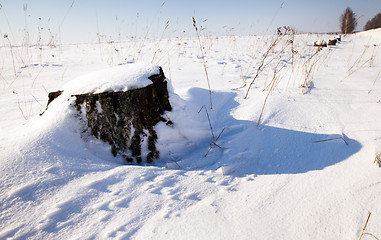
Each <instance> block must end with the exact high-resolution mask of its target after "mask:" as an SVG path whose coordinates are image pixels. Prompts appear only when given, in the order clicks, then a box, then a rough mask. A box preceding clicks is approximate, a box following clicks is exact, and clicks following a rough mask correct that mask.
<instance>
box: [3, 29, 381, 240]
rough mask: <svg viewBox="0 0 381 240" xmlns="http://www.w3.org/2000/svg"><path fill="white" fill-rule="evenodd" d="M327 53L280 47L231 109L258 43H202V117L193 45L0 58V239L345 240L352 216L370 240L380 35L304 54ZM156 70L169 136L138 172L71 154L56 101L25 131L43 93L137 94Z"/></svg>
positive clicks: (75, 146) (376, 228)
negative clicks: (164, 84) (165, 82)
mask: <svg viewBox="0 0 381 240" xmlns="http://www.w3.org/2000/svg"><path fill="white" fill-rule="evenodd" d="M333 37H334V36H332V35H311V34H309V35H296V36H295V41H294V53H295V56H294V59H293V60H292V59H291V58H290V56H291V54H290V53H291V51H290V45H287V44H288V43H289V42H288V41H287V39H284V40H283V41H281V42H280V43H279V44H278V45H277V47H276V48H275V49H274V50H273V51H271V53H270V55H269V56H268V58H267V59H266V61H265V63H266V64H265V69H264V70H263V71H262V72H261V74H260V75H259V77H258V78H257V79H256V80H255V82H254V84H253V86H252V88H251V90H250V93H249V95H248V98H247V99H244V96H245V93H246V91H247V87H248V83H250V82H251V81H252V80H253V77H254V76H255V74H256V71H257V69H258V66H260V62H261V56H263V54H264V52H265V51H266V49H267V47H268V46H269V42H270V40H271V39H272V37H271V36H247V37H237V36H231V37H230V36H227V37H206V38H202V39H201V42H202V44H203V49H204V51H205V60H206V65H207V70H208V76H209V79H210V85H211V89H212V100H213V109H210V102H209V91H208V84H207V82H206V76H205V72H204V69H203V59H202V54H201V53H200V47H199V45H198V44H199V42H198V40H197V39H171V40H165V41H164V40H162V41H161V42H160V41H149V40H146V39H141V40H138V39H133V40H130V41H128V42H120V43H113V44H110V43H100V44H80V45H63V46H57V47H54V48H52V47H49V46H43V47H41V48H39V47H38V46H35V47H25V46H20V47H13V48H12V51H10V50H11V49H10V48H9V46H8V47H7V46H3V47H1V48H0V52H1V56H3V58H2V59H0V67H1V75H0V78H1V87H2V90H3V91H2V93H1V94H0V106H1V108H0V114H1V116H2V117H1V118H0V126H1V128H0V156H1V157H0V239H335V240H336V239H358V237H359V236H360V234H361V231H362V229H363V227H364V224H365V221H366V218H367V216H368V211H370V212H372V215H371V218H370V220H369V223H368V225H367V229H366V232H368V233H371V234H373V235H374V236H377V237H378V238H380V237H381V225H380V223H381V206H380V202H381V198H380V196H381V172H380V171H381V169H380V168H379V167H377V166H376V165H375V164H373V161H374V158H375V155H376V154H379V153H380V152H381V125H380V117H381V111H380V109H381V83H380V81H381V79H380V78H381V50H380V47H379V46H380V44H381V30H372V31H368V32H362V33H358V34H355V35H347V36H344V37H343V39H342V40H343V41H342V42H340V43H339V44H338V45H337V46H332V47H329V48H325V49H323V50H322V51H320V52H318V53H316V48H314V47H312V46H311V45H312V43H313V42H315V41H318V40H325V41H327V40H328V39H329V38H333ZM157 48H160V51H157ZM115 49H118V51H116V50H115ZM315 53H316V54H315ZM12 54H13V55H12ZM153 55H154V56H155V57H156V58H154V59H156V61H154V65H151V64H144V65H142V64H130V63H131V62H147V61H148V62H149V61H151V59H152V56H153ZM12 56H13V58H14V60H15V61H14V62H15V65H13V61H12ZM309 59H310V60H309ZM292 62H293V64H292ZM118 64H126V65H123V66H119V67H116V68H115V66H117V65H118ZM158 65H160V66H162V67H163V70H164V72H165V74H166V76H167V78H169V79H170V80H171V83H172V85H173V88H174V92H171V93H170V101H171V103H172V106H173V111H171V112H166V113H165V114H166V115H167V117H168V118H169V119H171V120H172V121H173V122H174V127H169V126H166V125H165V124H163V123H160V124H158V125H157V126H156V131H157V132H158V137H159V140H158V148H159V150H160V153H161V154H160V155H161V158H160V159H159V160H158V161H156V162H155V165H154V166H131V165H123V164H122V163H123V159H121V158H118V157H117V158H114V157H112V155H111V153H110V147H109V146H107V144H105V143H103V142H101V141H99V140H97V139H93V138H81V137H80V136H81V127H82V126H81V124H82V123H81V122H80V121H78V118H77V117H76V111H75V109H73V108H72V107H71V106H70V103H71V101H72V99H71V98H64V97H62V98H57V99H56V100H55V101H53V102H52V104H51V105H50V106H49V109H48V111H46V112H45V113H44V114H43V115H42V116H39V113H40V112H42V111H44V110H45V107H46V101H47V93H48V92H50V91H57V90H62V89H65V90H67V92H75V91H77V90H80V91H88V92H99V91H105V90H111V89H112V90H121V89H125V87H130V86H137V85H136V84H132V85H128V84H127V85H128V86H126V85H125V84H124V80H126V79H125V78H124V77H125V76H127V75H128V74H131V75H129V77H128V79H135V80H137V82H139V83H140V82H141V83H142V84H146V82H145V80H146V78H147V75H148V74H151V73H156V71H157V69H158V68H157V67H156V66H158ZM142 66H145V67H142ZM281 66H284V67H283V68H281ZM110 67H111V68H110ZM311 67H312V71H310V75H309V77H308V78H307V82H308V83H309V85H310V86H311V88H310V89H306V88H301V87H300V86H301V85H302V84H303V83H304V82H305V81H306V74H307V73H308V72H309V69H311ZM99 69H107V70H103V71H102V72H95V73H93V72H94V71H95V70H99ZM274 71H275V72H276V73H277V75H276V77H279V78H277V79H278V82H277V84H276V86H275V88H274V90H273V91H272V93H271V94H269V95H268V98H267V99H266V96H267V94H268V91H267V90H266V89H268V86H270V85H269V84H270V83H271V80H272V79H273V76H274ZM142 72H143V81H140V80H142V79H138V77H136V76H140V74H141V73H142ZM89 73H90V74H89ZM87 74H89V75H87ZM135 74H136V75H135ZM83 75H85V77H82V78H79V77H80V76H83ZM103 76H105V77H108V78H109V77H111V78H112V79H114V80H115V81H114V82H109V83H107V85H106V82H103V81H102V83H101V84H99V83H98V82H94V79H97V80H98V79H102V78H103ZM131 76H135V77H131ZM72 79H77V80H72ZM78 79H82V80H81V81H78ZM244 79H246V81H247V84H246V86H245V87H243V85H244V84H243V81H244ZM69 81H72V82H71V83H69ZM87 81H88V82H89V83H90V82H91V84H87V83H86V84H81V85H79V84H78V82H83V83H85V82H87ZM99 81H101V80H99ZM93 83H96V85H93ZM98 86H101V87H100V88H97V87H98ZM62 87H63V88H62ZM265 100H266V105H265V108H264V109H263V116H262V118H261V121H260V124H259V126H258V127H257V122H258V119H259V116H260V114H261V111H262V107H263V105H264V102H265ZM204 105H205V108H202V106H204ZM200 109H201V111H200ZM206 110H207V111H208V114H209V117H210V123H211V126H212V133H213V135H214V140H216V139H217V137H218V136H219V138H218V140H217V141H215V143H216V145H213V137H212V133H211V129H210V126H209V122H208V117H207V114H206ZM220 134H221V135H220ZM327 139H334V140H330V141H322V140H327ZM217 145H218V146H217ZM211 146H213V147H212V148H211V150H210V151H209V152H208V150H209V148H210V147H211ZM207 152H208V154H207V156H205V155H206V153H207ZM362 239H373V238H372V236H370V235H365V236H363V238H362Z"/></svg>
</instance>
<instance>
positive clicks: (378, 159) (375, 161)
mask: <svg viewBox="0 0 381 240" xmlns="http://www.w3.org/2000/svg"><path fill="white" fill-rule="evenodd" d="M380 160H381V153H380V154H378V155H376V157H375V158H374V162H373V164H376V166H378V167H380Z"/></svg>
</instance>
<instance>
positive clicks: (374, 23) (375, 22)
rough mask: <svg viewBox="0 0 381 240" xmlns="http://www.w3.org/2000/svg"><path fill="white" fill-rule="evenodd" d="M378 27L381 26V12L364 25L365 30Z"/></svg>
mask: <svg viewBox="0 0 381 240" xmlns="http://www.w3.org/2000/svg"><path fill="white" fill-rule="evenodd" d="M376 28H381V13H379V14H377V15H376V16H374V17H373V18H372V19H370V20H369V21H367V22H366V24H365V26H364V31H366V30H370V29H376Z"/></svg>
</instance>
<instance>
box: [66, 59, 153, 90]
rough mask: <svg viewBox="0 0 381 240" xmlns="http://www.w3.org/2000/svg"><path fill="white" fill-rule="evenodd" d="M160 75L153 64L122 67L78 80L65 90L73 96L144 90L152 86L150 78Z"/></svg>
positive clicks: (71, 82) (68, 84) (67, 85)
mask: <svg viewBox="0 0 381 240" xmlns="http://www.w3.org/2000/svg"><path fill="white" fill-rule="evenodd" d="M159 73H160V72H159V66H156V65H153V64H144V63H136V64H129V65H121V66H117V67H113V68H108V69H104V70H100V71H96V72H93V73H90V74H87V75H85V76H81V77H79V78H76V79H74V80H72V81H70V82H69V83H67V84H65V86H64V87H63V90H64V92H69V93H70V94H71V95H73V94H86V93H103V92H121V91H127V90H132V89H137V88H144V87H146V86H148V85H150V84H152V81H151V80H149V79H148V77H150V76H152V75H156V74H159Z"/></svg>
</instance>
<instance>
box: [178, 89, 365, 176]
mask: <svg viewBox="0 0 381 240" xmlns="http://www.w3.org/2000/svg"><path fill="white" fill-rule="evenodd" d="M189 94H190V98H189V99H188V100H186V104H191V105H194V106H200V107H201V106H202V105H203V104H205V103H209V92H208V91H207V90H205V89H200V88H192V89H190V90H189ZM236 96H237V94H236V93H231V92H214V93H213V110H211V111H210V110H209V115H210V118H211V122H212V126H213V130H214V135H215V136H218V134H219V133H220V132H221V130H222V129H224V128H225V130H224V132H223V133H222V135H221V137H220V138H219V140H218V142H217V144H218V145H219V146H221V148H218V147H216V146H215V147H213V148H212V150H211V151H210V153H209V154H208V156H206V157H204V156H203V155H201V154H205V153H206V152H207V150H208V148H209V144H208V141H209V140H210V141H211V137H210V139H209V140H206V142H203V143H199V144H198V145H197V146H196V147H195V149H193V151H197V152H199V154H198V158H197V156H195V155H192V154H190V156H188V157H186V158H185V159H184V161H181V162H182V163H180V164H181V166H182V167H183V165H186V166H185V167H186V168H188V169H194V170H200V169H209V170H212V169H218V168H219V167H223V168H224V173H225V174H226V175H232V176H239V177H241V176H245V175H247V174H297V173H305V172H309V171H314V170H322V169H324V168H326V167H328V166H332V165H334V164H336V163H339V162H342V161H344V160H345V159H347V158H349V157H350V156H351V155H353V154H355V153H356V152H358V151H359V150H360V149H361V145H360V144H359V143H358V142H357V141H355V140H353V139H349V138H348V137H346V136H345V135H340V134H316V133H308V132H301V131H295V130H290V129H283V128H277V127H271V126H266V125H260V126H259V127H257V126H256V122H252V121H245V120H237V119H235V118H234V117H232V116H231V114H230V112H231V111H232V110H233V109H234V108H236V107H237V106H239V104H238V103H237V102H236V101H235V100H234V98H235V97H236ZM205 121H207V119H206V120H205ZM341 137H343V138H344V139H345V141H344V140H343V139H341ZM334 138H340V139H337V140H332V141H325V142H318V143H317V142H316V141H321V140H326V139H334ZM196 148H197V149H196ZM200 152H201V154H200ZM195 157H196V159H198V160H194V159H195Z"/></svg>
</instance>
